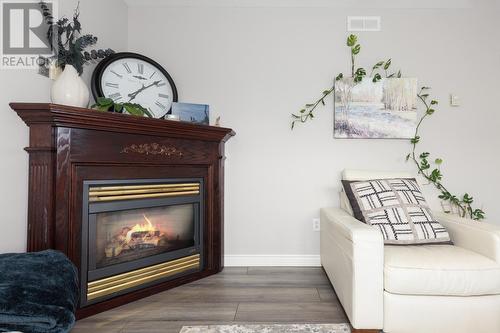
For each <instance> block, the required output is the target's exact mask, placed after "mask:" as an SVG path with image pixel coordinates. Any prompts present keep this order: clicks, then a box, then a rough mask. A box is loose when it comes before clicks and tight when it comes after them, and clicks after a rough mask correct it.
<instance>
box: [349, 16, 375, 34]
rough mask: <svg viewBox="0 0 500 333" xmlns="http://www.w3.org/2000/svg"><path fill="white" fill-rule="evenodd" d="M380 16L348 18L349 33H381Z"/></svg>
mask: <svg viewBox="0 0 500 333" xmlns="http://www.w3.org/2000/svg"><path fill="white" fill-rule="evenodd" d="M380 30H381V18H380V16H348V17H347V31H380Z"/></svg>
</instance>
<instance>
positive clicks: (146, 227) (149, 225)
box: [126, 214, 158, 242]
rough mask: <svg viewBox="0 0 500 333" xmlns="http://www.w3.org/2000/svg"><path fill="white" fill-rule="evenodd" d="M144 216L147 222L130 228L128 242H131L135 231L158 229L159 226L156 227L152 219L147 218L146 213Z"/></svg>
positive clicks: (153, 230)
mask: <svg viewBox="0 0 500 333" xmlns="http://www.w3.org/2000/svg"><path fill="white" fill-rule="evenodd" d="M142 216H143V217H144V220H145V221H146V223H143V224H139V223H138V224H136V225H134V226H133V227H132V229H130V230H129V231H128V232H127V237H126V241H127V242H130V240H131V239H132V234H133V233H134V232H141V231H149V232H155V231H157V230H158V228H157V227H155V226H154V225H153V223H151V221H150V220H149V219H148V218H147V216H146V215H144V214H143V215H142Z"/></svg>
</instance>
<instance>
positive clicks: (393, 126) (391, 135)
mask: <svg viewBox="0 0 500 333" xmlns="http://www.w3.org/2000/svg"><path fill="white" fill-rule="evenodd" d="M334 122H335V124H334V132H335V138H362V139H371V138H377V139H409V138H412V137H413V136H414V134H415V127H416V122H417V79H416V78H387V79H382V80H380V81H378V82H376V83H374V82H372V80H371V79H370V78H368V79H365V80H363V81H362V82H360V83H357V84H355V83H354V81H353V79H352V78H346V79H342V80H339V81H337V82H335V120H334Z"/></svg>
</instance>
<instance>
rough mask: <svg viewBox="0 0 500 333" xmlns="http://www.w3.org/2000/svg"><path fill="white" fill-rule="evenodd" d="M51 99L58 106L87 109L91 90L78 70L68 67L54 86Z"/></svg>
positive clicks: (65, 67)
mask: <svg viewBox="0 0 500 333" xmlns="http://www.w3.org/2000/svg"><path fill="white" fill-rule="evenodd" d="M50 97H51V99H52V102H53V103H56V104H63V105H70V106H77V107H83V108H85V107H87V106H88V104H89V89H88V88H87V85H86V84H85V82H83V80H82V78H81V77H80V76H79V75H78V72H77V71H76V69H75V68H74V67H73V66H71V65H66V66H64V71H63V72H62V73H61V75H59V77H58V78H57V80H55V81H54V83H53V84H52V91H51V93H50Z"/></svg>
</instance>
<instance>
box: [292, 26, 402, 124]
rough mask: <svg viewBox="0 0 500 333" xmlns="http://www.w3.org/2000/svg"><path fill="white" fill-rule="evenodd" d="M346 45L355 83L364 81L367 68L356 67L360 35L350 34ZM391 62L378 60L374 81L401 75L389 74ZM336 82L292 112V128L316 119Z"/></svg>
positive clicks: (338, 78) (373, 68)
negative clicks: (320, 107)
mask: <svg viewBox="0 0 500 333" xmlns="http://www.w3.org/2000/svg"><path fill="white" fill-rule="evenodd" d="M346 45H347V46H348V47H349V49H350V53H351V76H352V77H353V80H354V83H355V84H357V83H360V82H361V81H363V79H364V78H365V77H366V76H367V72H366V69H364V68H363V67H358V68H356V56H357V55H358V54H359V53H360V52H361V44H359V43H358V37H357V36H356V35H349V36H348V37H347V41H346ZM391 64H392V60H391V59H389V60H386V61H379V62H377V63H376V64H375V65H374V66H373V67H372V70H371V72H370V77H371V78H372V80H373V82H378V81H380V80H381V79H382V74H383V75H384V76H385V77H401V75H402V74H401V71H398V72H397V73H391V74H389V72H388V70H389V68H390V67H391ZM343 79H344V74H343V73H339V74H338V75H337V76H336V77H335V82H338V81H340V80H343ZM335 82H334V83H333V85H332V87H329V88H328V89H325V90H324V91H323V93H322V94H321V97H319V98H318V99H317V100H316V101H314V102H312V103H308V104H306V105H305V106H304V107H303V108H302V109H300V110H299V112H298V113H292V122H291V128H292V129H294V128H295V124H296V123H305V122H307V121H309V120H313V119H314V116H315V115H314V111H315V110H316V108H317V107H318V106H319V105H325V104H326V103H325V98H326V97H328V96H329V95H331V94H332V93H333V92H335Z"/></svg>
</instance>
